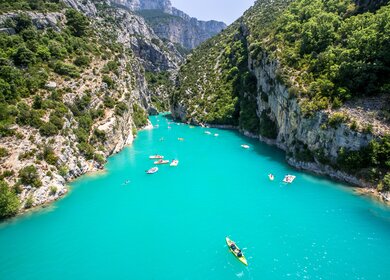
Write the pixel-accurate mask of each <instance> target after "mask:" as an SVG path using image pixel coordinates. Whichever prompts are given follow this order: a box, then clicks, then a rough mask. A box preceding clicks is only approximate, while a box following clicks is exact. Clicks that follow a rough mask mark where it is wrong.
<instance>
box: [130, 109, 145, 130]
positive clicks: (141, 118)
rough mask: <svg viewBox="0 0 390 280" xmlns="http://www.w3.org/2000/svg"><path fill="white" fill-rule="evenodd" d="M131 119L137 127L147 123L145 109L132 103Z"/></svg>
mask: <svg viewBox="0 0 390 280" xmlns="http://www.w3.org/2000/svg"><path fill="white" fill-rule="evenodd" d="M133 121H134V124H135V126H136V127H137V128H141V127H144V126H145V125H147V124H148V116H147V115H146V112H145V110H144V109H142V108H141V107H140V106H139V105H137V104H133Z"/></svg>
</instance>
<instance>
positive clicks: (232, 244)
mask: <svg viewBox="0 0 390 280" xmlns="http://www.w3.org/2000/svg"><path fill="white" fill-rule="evenodd" d="M226 244H227V245H228V247H229V251H230V252H231V253H232V254H233V255H234V256H235V257H236V258H237V259H238V260H239V261H240V262H242V263H243V264H245V265H248V262H247V260H246V258H245V256H244V253H243V252H242V251H241V249H240V248H238V247H237V245H236V243H235V242H234V241H232V240H230V238H229V237H226Z"/></svg>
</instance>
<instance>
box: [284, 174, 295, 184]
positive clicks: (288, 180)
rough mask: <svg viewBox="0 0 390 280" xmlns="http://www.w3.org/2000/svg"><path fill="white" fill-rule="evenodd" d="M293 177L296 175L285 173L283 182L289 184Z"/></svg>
mask: <svg viewBox="0 0 390 280" xmlns="http://www.w3.org/2000/svg"><path fill="white" fill-rule="evenodd" d="M295 178H297V176H294V175H286V176H285V177H284V179H283V182H285V183H288V184H291V183H292V182H294V180H295Z"/></svg>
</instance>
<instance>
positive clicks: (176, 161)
mask: <svg viewBox="0 0 390 280" xmlns="http://www.w3.org/2000/svg"><path fill="white" fill-rule="evenodd" d="M170 165H171V166H173V167H176V166H178V165H179V161H178V160H177V159H175V160H173V161H172V162H171V164H170Z"/></svg>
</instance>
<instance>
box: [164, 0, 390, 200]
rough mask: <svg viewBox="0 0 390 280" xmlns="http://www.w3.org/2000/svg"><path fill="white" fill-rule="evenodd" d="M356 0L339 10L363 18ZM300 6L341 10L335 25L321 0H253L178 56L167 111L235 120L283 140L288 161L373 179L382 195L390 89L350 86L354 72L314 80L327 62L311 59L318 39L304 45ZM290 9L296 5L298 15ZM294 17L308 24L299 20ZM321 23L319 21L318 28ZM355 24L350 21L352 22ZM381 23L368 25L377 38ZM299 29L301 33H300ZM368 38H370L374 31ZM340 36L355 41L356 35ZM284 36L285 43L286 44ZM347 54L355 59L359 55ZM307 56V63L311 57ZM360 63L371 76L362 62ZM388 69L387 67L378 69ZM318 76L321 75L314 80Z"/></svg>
mask: <svg viewBox="0 0 390 280" xmlns="http://www.w3.org/2000/svg"><path fill="white" fill-rule="evenodd" d="M352 2H353V1H343V3H342V4H343V5H344V6H343V9H342V10H344V12H345V13H346V16H345V18H348V17H351V18H349V19H348V20H346V23H349V24H350V23H351V22H352V23H354V24H356V25H357V26H360V23H358V22H359V20H360V19H361V18H362V19H363V18H364V16H362V15H361V14H360V12H359V6H355V5H354V4H353V3H352ZM361 2H362V1H361ZM374 2H375V3H377V2H379V1H374ZM360 4H363V2H362V3H360ZM300 5H301V6H300ZM302 6H305V8H306V10H305V11H311V12H313V11H314V10H316V11H315V12H313V13H312V14H311V16H310V17H312V18H315V17H316V15H320V16H319V17H322V15H321V13H325V11H326V12H327V13H328V14H327V15H329V13H335V15H336V17H337V16H339V17H340V19H338V20H339V23H340V25H341V24H342V22H343V20H344V19H345V18H343V17H342V16H340V15H339V14H337V12H336V11H337V9H335V6H332V4H329V3H328V2H327V1H320V0H317V1H315V3H313V4H310V5H309V4H308V3H307V2H305V1H282V0H280V1H271V0H269V1H265V0H264V1H257V2H256V4H255V6H254V7H253V8H251V9H250V10H248V11H247V12H246V13H245V14H244V16H243V17H242V18H241V19H240V20H238V21H237V22H235V23H234V24H232V25H231V26H229V27H228V28H227V29H226V30H225V31H224V32H222V33H221V34H219V35H218V36H217V37H214V38H212V39H210V40H208V41H206V42H205V43H204V44H202V45H201V46H200V47H198V48H197V49H195V51H193V52H192V54H191V55H190V56H188V58H187V62H186V63H185V64H183V65H182V66H181V69H180V72H179V75H178V79H177V84H176V91H175V92H174V94H173V95H172V100H171V105H172V108H171V110H172V114H173V116H174V117H175V118H177V119H179V120H181V121H184V122H189V123H194V124H209V125H230V126H233V127H237V128H238V129H240V131H241V132H243V133H245V134H246V135H248V136H250V137H255V138H258V139H260V140H262V141H264V142H266V143H268V144H272V145H276V146H278V147H279V148H281V149H283V150H285V151H286V159H287V160H288V162H289V163H290V164H291V165H294V166H296V167H298V168H302V169H307V170H311V171H314V172H316V173H319V174H325V175H329V176H331V177H333V178H337V179H340V180H342V181H345V182H348V183H351V184H353V185H356V186H362V187H370V188H378V190H380V191H382V193H381V195H382V197H383V198H385V199H387V200H388V199H389V193H388V189H389V185H388V180H389V179H390V175H389V174H390V173H389V166H390V165H389V164H390V161H389V159H390V158H389V157H390V154H389V151H390V150H389V148H388V147H389V146H388V143H389V136H388V135H389V133H390V124H389V117H388V116H389V114H388V112H389V106H388V104H389V95H388V90H384V91H382V92H381V91H379V90H376V91H375V92H373V93H370V94H366V95H364V94H362V93H361V92H360V91H362V92H364V90H367V89H368V86H366V85H367V84H369V82H370V80H367V81H366V82H365V85H364V86H362V87H361V88H357V87H354V86H355V84H357V83H358V82H359V78H358V77H357V76H353V77H351V78H350V79H351V82H350V84H349V85H348V86H346V87H345V88H339V89H338V90H339V91H338V92H337V91H332V90H329V88H326V87H317V88H315V86H318V84H317V82H318V83H325V82H324V80H322V79H324V74H323V73H326V71H323V72H321V73H322V74H321V75H319V74H318V72H317V71H319V70H318V69H319V68H320V67H321V66H319V64H316V65H315V66H312V65H314V64H315V63H318V62H319V61H321V62H322V60H321V59H322V58H323V55H324V53H326V48H324V49H323V50H321V49H315V48H316V47H317V46H318V45H316V44H314V45H313V49H315V51H314V50H310V52H308V53H307V54H306V53H305V49H304V48H305V47H307V44H308V41H305V40H306V38H308V37H309V36H311V35H313V33H310V32H312V31H313V30H308V29H305V28H307V26H309V24H308V25H306V26H305V20H302V18H303V17H302V14H304V13H306V12H305V11H303V10H302V9H301V8H302ZM340 7H341V6H339V8H340ZM301 11H302V14H300V13H301ZM388 12H389V8H388V7H386V8H382V9H380V10H378V12H377V14H376V15H375V14H369V15H370V16H371V19H370V20H372V22H378V24H380V22H381V21H383V23H385V22H386V18H387V17H388V15H385V14H388ZM295 13H298V14H299V16H297V17H296V18H295ZM306 15H307V14H306ZM382 15H383V16H382ZM310 17H309V18H310ZM295 19H296V21H294V20H295ZM322 19H323V17H322ZM307 20H308V21H309V22H310V23H311V22H312V21H310V20H309V19H307ZM353 20H356V21H355V22H354V21H353ZM289 24H290V25H289ZM300 24H302V25H303V26H304V28H302V29H301V28H300ZM323 24H324V23H323V22H319V23H318V24H316V25H314V29H316V28H319V27H320V26H322V25H323ZM345 26H346V25H345ZM352 26H353V25H349V26H348V27H347V28H350V29H352V30H354V27H352ZM347 28H344V29H341V30H343V31H345V30H347ZM316 30H317V31H318V29H316ZM381 30H382V29H378V30H374V32H373V33H372V34H375V32H376V33H377V38H381V35H379V34H380V33H381V32H382V31H381ZM306 31H307V32H308V34H309V33H310V35H308V37H305V36H306V35H307V34H304V36H302V34H301V32H306ZM317 31H313V32H317ZM336 32H337V31H335V33H336ZM345 34H346V33H344V34H343V35H345ZM351 34H352V35H349V36H355V34H356V31H354V32H352V33H351ZM300 36H302V37H304V39H302V40H300V39H301V37H300ZM314 37H315V36H314ZM360 37H361V36H360ZM280 38H285V39H284V41H283V40H282V39H280ZM371 39H372V40H375V36H373V37H372V38H371ZM344 40H351V41H352V38H347V39H344ZM289 42H291V49H288V48H287V45H288V44H289ZM348 42H349V41H348ZM354 42H356V40H355V41H354ZM343 43H344V42H341V43H340V41H337V40H336V39H335V40H334V41H332V40H329V41H328V42H327V44H328V46H329V47H328V49H330V48H331V47H330V46H332V45H333V44H334V45H337V46H338V48H339V49H343V50H344V49H345V50H348V48H350V46H351V45H349V44H348V45H343ZM386 44H387V43H386V42H385V41H383V42H380V43H379V41H378V44H377V46H378V48H379V49H381V50H382V51H385V50H386V49H387V47H386V46H387V45H386ZM321 52H323V53H321ZM378 53H379V52H378ZM343 54H346V52H344V53H343ZM300 59H301V60H300ZM309 59H312V61H310V60H309ZM349 59H351V60H352V61H353V59H356V57H351V58H349ZM359 59H361V61H360V63H362V64H364V63H367V65H368V66H369V65H370V62H365V61H364V60H365V59H367V55H366V54H365V55H362V56H361V58H359ZM351 60H350V61H351ZM307 61H310V63H313V64H312V65H311V66H307V65H308V64H309V63H308V62H307ZM377 61H378V62H379V61H380V63H384V64H386V63H387V59H386V58H385V57H382V56H378V58H377ZM289 63H291V64H289ZM332 63H334V65H332V64H331V63H329V65H327V66H328V67H329V68H328V69H332V70H335V71H334V72H332V73H333V77H337V75H340V72H337V70H338V69H340V68H337V67H339V65H338V64H337V63H339V62H334V61H332ZM343 63H344V62H343ZM353 63H355V62H353ZM302 65H303V66H304V67H302ZM309 65H310V64H309ZM344 65H345V64H344ZM301 67H302V68H301ZM316 67H317V68H316ZM361 69H364V68H361ZM350 71H352V70H350ZM362 72H363V74H362V75H363V76H364V77H367V75H368V71H367V70H362ZM384 73H387V72H386V70H384V72H380V73H379V75H381V74H384ZM348 74H349V73H348ZM386 75H388V74H384V76H383V77H378V78H376V77H373V78H372V79H373V81H380V82H378V83H376V85H377V86H378V85H380V86H382V85H383V86H384V85H385V84H387V81H386ZM313 77H315V78H314V79H313ZM317 77H318V78H317ZM316 78H317V79H318V81H313V80H315V79H316ZM312 79H313V80H312ZM329 79H332V77H329ZM344 79H345V80H346V79H348V77H346V76H343V78H342V79H341V78H338V77H337V78H336V79H334V80H333V82H329V83H327V84H326V85H327V86H329V87H330V88H331V87H334V86H335V84H336V83H341V84H342V83H344V82H345V80H344ZM307 81H309V82H307ZM318 88H319V89H318ZM314 89H315V90H314ZM317 89H318V91H316V90H317ZM349 89H351V91H350V92H349V95H348V96H346V97H345V100H344V101H345V102H341V101H340V99H339V98H335V101H333V103H331V104H329V100H331V99H330V98H332V97H330V98H329V99H328V97H326V93H325V92H326V90H329V91H330V92H331V93H329V94H330V95H336V94H340V93H344V91H343V90H345V92H347V91H348V90H349ZM353 91H355V92H353ZM315 93H316V94H318V95H317V96H316V95H315ZM353 95H355V97H353V98H352V97H351V96H353ZM333 98H334V97H333ZM340 98H342V97H340ZM376 147H379V149H377V148H376ZM379 150H380V151H379ZM385 185H386V186H387V187H384V186H385Z"/></svg>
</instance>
